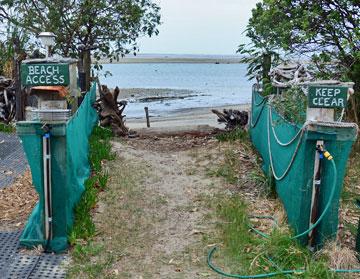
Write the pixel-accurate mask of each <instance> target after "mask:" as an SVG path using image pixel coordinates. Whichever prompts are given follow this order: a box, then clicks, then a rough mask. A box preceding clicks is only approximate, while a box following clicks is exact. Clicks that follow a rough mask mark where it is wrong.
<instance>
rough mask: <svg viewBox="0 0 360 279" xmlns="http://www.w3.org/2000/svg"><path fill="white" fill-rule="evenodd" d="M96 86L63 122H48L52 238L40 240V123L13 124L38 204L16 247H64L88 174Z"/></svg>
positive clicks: (63, 248) (42, 204)
mask: <svg viewBox="0 0 360 279" xmlns="http://www.w3.org/2000/svg"><path fill="white" fill-rule="evenodd" d="M95 99H96V85H95V84H93V86H92V88H91V90H90V91H89V92H88V93H87V94H86V96H85V98H84V100H83V102H82V104H81V106H80V107H79V108H78V110H77V111H76V113H75V114H74V115H73V116H72V118H71V119H70V120H69V121H68V122H67V123H52V124H50V125H51V130H50V145H51V189H52V212H53V218H52V230H53V237H52V239H51V240H50V241H47V240H46V239H45V237H44V204H45V203H44V191H43V154H42V137H43V135H44V131H43V129H42V127H43V125H44V123H40V122H30V121H22V122H18V123H17V133H18V135H19V136H20V138H21V140H22V144H23V147H24V150H25V153H26V157H27V159H28V162H29V165H30V169H31V174H32V177H33V185H34V187H35V189H36V191H37V192H38V194H39V202H38V203H37V205H36V206H35V208H34V209H33V211H32V213H31V215H30V217H29V219H28V221H27V224H26V226H25V228H24V230H23V233H22V235H21V237H20V245H22V246H25V247H30V248H31V247H34V246H37V245H42V246H44V247H46V248H47V250H48V251H51V252H56V253H58V252H62V251H64V250H65V249H66V248H67V247H68V240H67V235H68V233H69V231H70V230H71V227H72V225H73V221H74V207H75V205H76V204H77V203H78V202H79V200H80V197H81V195H82V193H83V191H84V182H85V180H86V179H87V178H88V177H89V175H90V166H89V161H88V154H89V136H90V134H91V132H92V129H93V127H94V126H95V125H96V123H97V122H98V115H97V112H96V110H95V109H94V108H93V106H92V105H93V103H94V102H95Z"/></svg>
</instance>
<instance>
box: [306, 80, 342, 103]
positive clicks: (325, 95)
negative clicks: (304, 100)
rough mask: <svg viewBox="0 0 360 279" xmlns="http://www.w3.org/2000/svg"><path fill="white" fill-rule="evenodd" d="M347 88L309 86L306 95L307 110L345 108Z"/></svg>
mask: <svg viewBox="0 0 360 279" xmlns="http://www.w3.org/2000/svg"><path fill="white" fill-rule="evenodd" d="M347 94H348V88H347V87H339V86H320V85H319V86H310V87H309V93H308V106H309V108H345V107H346V104H347Z"/></svg>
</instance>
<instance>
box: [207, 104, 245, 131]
mask: <svg viewBox="0 0 360 279" xmlns="http://www.w3.org/2000/svg"><path fill="white" fill-rule="evenodd" d="M211 111H212V112H213V113H215V114H216V115H217V116H218V122H219V123H225V129H226V130H229V131H231V130H234V129H236V128H241V129H244V128H245V126H246V125H247V123H248V120H249V113H248V112H247V111H240V110H236V109H224V110H223V111H222V112H220V111H218V110H216V109H212V110H211Z"/></svg>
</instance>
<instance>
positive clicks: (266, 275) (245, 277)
mask: <svg viewBox="0 0 360 279" xmlns="http://www.w3.org/2000/svg"><path fill="white" fill-rule="evenodd" d="M324 155H325V157H326V158H327V159H328V160H329V161H330V163H331V166H332V167H333V185H332V189H331V193H330V197H329V200H328V202H327V204H326V206H325V208H324V210H323V212H322V213H321V215H320V217H319V218H318V220H317V221H316V222H315V223H314V224H313V225H312V226H310V227H309V228H308V229H307V230H306V231H304V232H302V233H300V234H297V235H295V236H293V237H291V239H297V238H300V237H302V236H304V235H307V234H308V233H309V232H311V231H312V230H313V229H315V228H316V227H317V226H318V225H319V223H320V222H321V221H322V219H323V218H324V216H325V215H326V213H327V212H328V210H329V208H330V206H331V202H332V200H333V198H334V195H335V189H336V181H337V169H336V164H335V162H334V160H333V158H332V156H331V155H330V154H329V153H328V152H327V154H324ZM250 228H251V230H253V231H254V232H256V233H257V234H260V235H261V236H263V237H265V238H269V237H270V236H269V235H267V234H265V233H263V232H260V231H259V230H256V229H255V228H253V227H251V226H250ZM216 250H217V247H214V248H212V249H211V250H210V251H209V253H208V256H207V264H208V266H209V267H210V268H211V269H212V270H213V271H215V272H216V273H218V274H220V275H222V276H225V277H229V278H240V279H250V278H269V277H273V276H277V275H287V274H299V273H304V272H305V271H306V270H304V269H300V270H295V269H291V270H282V271H277V272H270V273H263V274H255V275H239V274H231V273H226V272H224V271H222V270H221V269H220V268H218V267H216V266H214V265H213V263H212V257H213V255H214V253H215V251H216ZM330 271H332V272H336V273H360V269H330Z"/></svg>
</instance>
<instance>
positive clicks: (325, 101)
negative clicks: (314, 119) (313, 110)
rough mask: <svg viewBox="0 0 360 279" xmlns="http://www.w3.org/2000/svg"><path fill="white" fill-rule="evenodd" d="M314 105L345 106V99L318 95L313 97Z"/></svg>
mask: <svg viewBox="0 0 360 279" xmlns="http://www.w3.org/2000/svg"><path fill="white" fill-rule="evenodd" d="M312 103H313V105H314V106H324V107H334V106H335V107H344V99H331V98H324V97H318V98H314V99H312Z"/></svg>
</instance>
